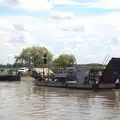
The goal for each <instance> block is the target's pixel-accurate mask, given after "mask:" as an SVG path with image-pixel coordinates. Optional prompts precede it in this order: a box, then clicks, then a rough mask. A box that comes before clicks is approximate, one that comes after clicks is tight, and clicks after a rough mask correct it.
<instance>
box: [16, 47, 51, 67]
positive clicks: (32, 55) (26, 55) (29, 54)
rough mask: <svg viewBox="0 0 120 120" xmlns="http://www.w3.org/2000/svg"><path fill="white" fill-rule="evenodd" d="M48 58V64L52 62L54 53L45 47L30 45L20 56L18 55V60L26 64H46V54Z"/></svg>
mask: <svg viewBox="0 0 120 120" xmlns="http://www.w3.org/2000/svg"><path fill="white" fill-rule="evenodd" d="M45 54H46V55H47V56H46V59H47V64H49V63H51V62H52V59H53V55H52V53H51V52H50V51H49V50H48V49H47V48H45V47H29V48H26V49H23V50H22V52H21V54H20V55H19V56H16V57H15V59H16V62H17V63H22V64H24V65H27V66H29V65H34V66H40V65H43V64H44V55H45Z"/></svg>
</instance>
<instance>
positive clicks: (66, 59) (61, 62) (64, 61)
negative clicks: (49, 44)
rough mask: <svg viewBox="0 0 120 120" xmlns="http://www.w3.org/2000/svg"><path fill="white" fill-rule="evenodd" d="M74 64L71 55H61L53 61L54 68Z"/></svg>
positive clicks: (73, 58) (74, 60)
mask: <svg viewBox="0 0 120 120" xmlns="http://www.w3.org/2000/svg"><path fill="white" fill-rule="evenodd" d="M75 62H76V59H75V57H74V55H72V54H61V55H60V56H59V57H58V58H56V59H55V60H54V61H53V64H54V65H55V66H60V67H70V66H73V65H74V64H75Z"/></svg>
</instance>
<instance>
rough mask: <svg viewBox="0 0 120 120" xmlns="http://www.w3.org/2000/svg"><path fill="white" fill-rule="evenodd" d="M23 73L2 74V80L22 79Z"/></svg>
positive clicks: (0, 79) (0, 76)
mask: <svg viewBox="0 0 120 120" xmlns="http://www.w3.org/2000/svg"><path fill="white" fill-rule="evenodd" d="M20 80H21V75H20V73H18V72H12V73H9V74H4V75H0V81H20Z"/></svg>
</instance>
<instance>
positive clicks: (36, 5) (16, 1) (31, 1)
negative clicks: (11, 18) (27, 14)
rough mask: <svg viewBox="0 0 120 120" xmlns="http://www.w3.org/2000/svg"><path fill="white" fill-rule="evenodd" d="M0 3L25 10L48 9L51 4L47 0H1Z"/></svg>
mask: <svg viewBox="0 0 120 120" xmlns="http://www.w3.org/2000/svg"><path fill="white" fill-rule="evenodd" d="M0 3H1V4H4V5H9V6H11V7H15V8H17V9H18V8H22V9H25V10H27V11H43V10H50V9H51V8H52V6H53V4H52V2H51V1H49V0H2V1H0Z"/></svg>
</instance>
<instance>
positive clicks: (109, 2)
mask: <svg viewBox="0 0 120 120" xmlns="http://www.w3.org/2000/svg"><path fill="white" fill-rule="evenodd" d="M119 3H120V1H119V0H98V1H96V2H93V3H91V4H90V7H96V8H105V9H120V4H119Z"/></svg>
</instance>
